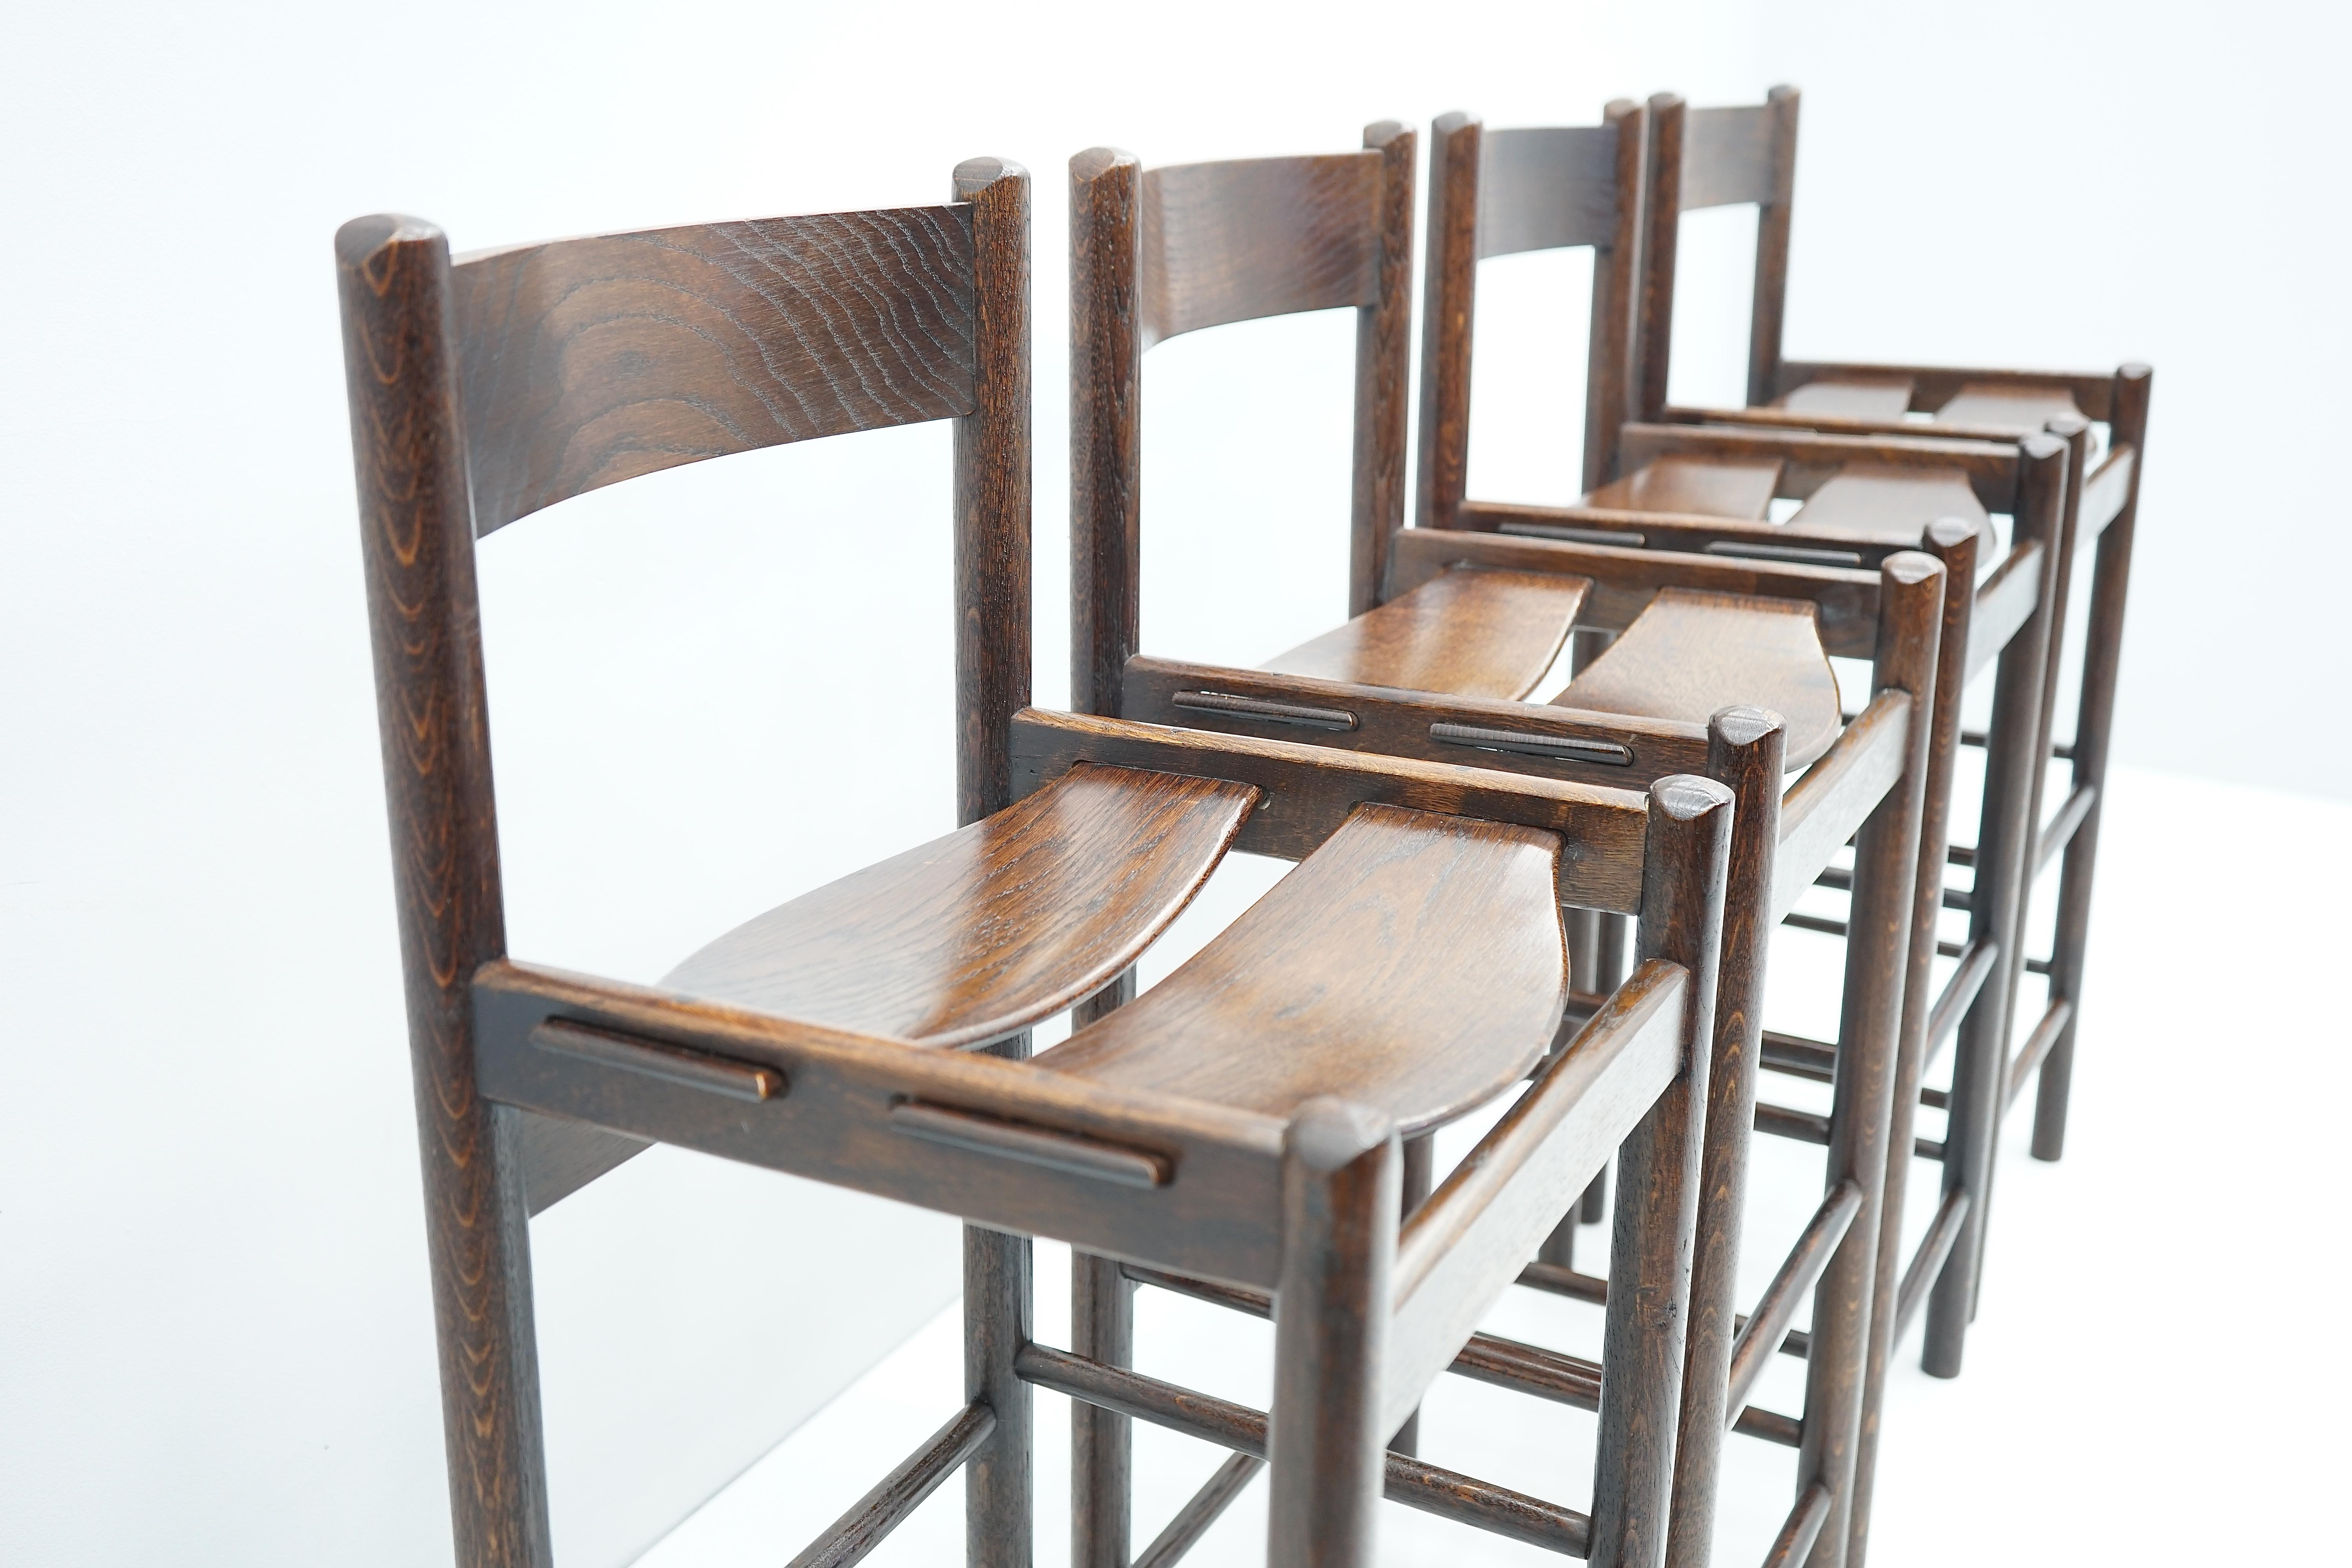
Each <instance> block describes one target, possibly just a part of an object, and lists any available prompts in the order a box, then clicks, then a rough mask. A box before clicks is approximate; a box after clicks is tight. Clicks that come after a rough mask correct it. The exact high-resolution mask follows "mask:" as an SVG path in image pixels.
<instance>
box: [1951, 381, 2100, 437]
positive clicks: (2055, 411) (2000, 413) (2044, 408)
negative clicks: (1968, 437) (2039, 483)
mask: <svg viewBox="0 0 2352 1568" xmlns="http://www.w3.org/2000/svg"><path fill="white" fill-rule="evenodd" d="M2060 416H2074V418H2077V419H2079V418H2081V417H2082V416H2083V411H2082V410H2081V409H2080V408H2078V407H2076V406H2075V404H2074V395H2073V394H2072V393H2070V392H2068V391H2066V390H2065V389H2064V388H2063V387H2056V386H2020V385H2017V384H2013V383H2003V382H1998V381H1971V382H1967V383H1964V384H1962V385H1961V387H1960V390H1959V391H1958V393H1956V394H1954V395H1953V396H1952V399H1951V401H1950V402H1948V403H1947V404H1945V405H1943V406H1942V407H1941V408H1938V409H1937V410H1936V423H1937V424H1938V425H1965V426H1969V427H1970V428H1971V429H1980V430H2013V431H2015V432H2016V433H2017V434H2018V435H2020V436H2030V435H2032V434H2033V433H2034V432H2035V431H2037V430H2039V429H2041V428H2042V426H2045V425H2047V424H2049V422H2050V421H2051V420H2053V419H2056V418H2058V417H2060Z"/></svg>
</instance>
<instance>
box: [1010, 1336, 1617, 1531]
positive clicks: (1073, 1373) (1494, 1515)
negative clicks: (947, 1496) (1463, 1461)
mask: <svg viewBox="0 0 2352 1568" xmlns="http://www.w3.org/2000/svg"><path fill="white" fill-rule="evenodd" d="M1013 1370H1014V1371H1016V1372H1018V1373H1020V1374H1021V1376H1022V1377H1024V1378H1025V1379H1027V1380H1028V1381H1029V1382H1031V1383H1034V1384H1036V1385H1037V1386H1038V1387H1040V1388H1050V1389H1052V1390H1053V1391H1054V1392H1055V1393H1056V1394H1067V1395H1069V1396H1070V1397H1071V1398H1073V1399H1083V1400H1085V1401H1086V1402H1087V1404H1089V1405H1097V1406H1099V1407H1100V1408H1102V1409H1105V1410H1113V1411H1117V1412H1118V1414H1119V1415H1131V1416H1133V1417H1134V1418H1135V1419H1137V1420H1139V1421H1149V1422H1150V1423H1151V1424H1152V1425H1153V1426H1165V1427H1167V1428H1168V1429H1169V1430H1170V1431H1172V1432H1181V1433H1184V1434H1185V1435H1186V1436H1192V1437H1199V1438H1201V1439H1202V1440H1204V1441H1206V1442H1211V1443H1215V1444H1218V1445H1220V1446H1222V1447H1227V1448H1231V1449H1233V1450H1234V1451H1235V1452H1236V1453H1243V1454H1250V1455H1254V1456H1255V1457H1256V1458H1265V1427H1266V1421H1265V1412H1264V1411H1262V1410H1252V1409H1250V1408H1249V1407H1248V1406H1247V1405H1235V1404H1234V1403H1232V1402H1231V1401H1229V1400H1223V1399H1217V1398H1214V1397H1213V1396H1211V1395H1209V1394H1201V1393H1198V1392H1196V1391H1194V1390H1192V1389H1189V1388H1179V1387H1177V1386H1176V1385H1175V1384H1169V1383H1162V1382H1160V1380H1159V1379H1157V1378H1150V1377H1145V1376H1143V1375H1142V1374H1141V1373H1133V1372H1128V1371H1125V1370H1123V1369H1122V1368H1119V1367H1115V1366H1106V1365H1104V1364H1103V1363H1101V1362H1098V1361H1089V1360H1088V1359H1087V1358H1086V1357H1084V1356H1076V1355H1072V1354H1071V1353H1070V1352H1067V1351H1059V1350H1055V1349H1053V1348H1052V1347H1051V1346H1048V1345H1039V1344H1029V1345H1024V1346H1023V1347H1022V1348H1021V1352H1020V1353H1019V1354H1018V1355H1017V1356H1016V1357H1015V1358H1014V1360H1013ZM1381 1489H1382V1490H1383V1491H1384V1492H1385V1493H1386V1494H1387V1496H1388V1498H1389V1500H1390V1501H1391V1502H1401V1503H1402V1504H1404V1505H1405V1506H1406V1507H1407V1508H1417V1509H1419V1510H1422V1511H1423V1512H1424V1513H1433V1514H1435V1515H1437V1516H1438V1517H1439V1518H1441V1519H1450V1520H1453V1521H1455V1522H1456V1523H1460V1524H1469V1525H1475V1526H1476V1527H1477V1528H1478V1529H1480V1530H1485V1531H1491V1532H1493V1533H1494V1534H1496V1535H1500V1536H1504V1537H1507V1538H1508V1539H1510V1540H1513V1541H1520V1542H1526V1543H1527V1544H1528V1545H1529V1546H1540V1547H1542V1548H1543V1549H1544V1550H1546V1551H1548V1552H1561V1553H1563V1554H1565V1555H1567V1556H1570V1557H1582V1556H1585V1555H1586V1554H1587V1553H1589V1552H1591V1550H1592V1521H1591V1518H1590V1517H1588V1516H1587V1515H1584V1514H1581V1513H1579V1512H1577V1511H1576V1510H1574V1509H1568V1508H1562V1507H1560V1506H1559V1504H1558V1503H1552V1502H1546V1501H1544V1500H1542V1499H1541V1498H1534V1497H1529V1496H1528V1494H1527V1493H1525V1492H1517V1491H1513V1490H1511V1489H1509V1488H1507V1487H1498V1486H1495V1485H1492V1484H1490V1483H1488V1482H1486V1481H1482V1480H1479V1479H1476V1478H1475V1477H1472V1476H1465V1475H1463V1474H1461V1473H1460V1472H1459V1471H1456V1470H1447V1469H1441V1468H1438V1467H1437V1466H1435V1465H1427V1464H1423V1463H1422V1462H1421V1461H1420V1460H1419V1459H1409V1458H1405V1457H1404V1456H1403V1455H1402V1454H1391V1455H1389V1456H1388V1462H1387V1474H1386V1475H1385V1477H1384V1478H1383V1484H1382V1488H1381Z"/></svg>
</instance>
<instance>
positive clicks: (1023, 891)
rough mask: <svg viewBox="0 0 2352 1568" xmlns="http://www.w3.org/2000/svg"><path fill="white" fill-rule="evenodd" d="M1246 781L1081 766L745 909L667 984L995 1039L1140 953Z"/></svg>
mask: <svg viewBox="0 0 2352 1568" xmlns="http://www.w3.org/2000/svg"><path fill="white" fill-rule="evenodd" d="M1253 798H1254V792H1253V791H1252V790H1250V789H1249V788H1247V787H1246V786H1244V785H1239V784H1219V783H1216V782H1214V781H1212V780H1207V779H1197V778H1179V777H1177V776H1175V775H1173V774H1170V773H1133V772H1129V771H1127V770H1124V769H1118V768H1079V769H1075V770H1073V771H1072V772H1070V773H1066V774H1064V775H1063V776H1062V777H1061V778H1060V779H1057V780H1055V783H1054V784H1052V785H1050V786H1049V787H1047V788H1045V789H1042V790H1039V791H1037V792H1036V793H1034V794H1033V795H1028V796H1026V797H1025V798H1024V799H1022V800H1020V801H1019V802H1017V803H1016V804H1015V805H1012V806H1010V807H1008V808H1007V809H1005V810H1003V811H1000V812H998V813H997V814H996V815H994V816H990V817H987V818H985V819H983V820H982V821H979V822H976V823H973V824H972V825H971V826H968V827H963V828H960V829H958V830H957V831H956V832H954V833H951V834H949V835H948V836H947V837H943V838H938V839H934V840H932V841H931V842H930V843H929V844H925V845H923V846H921V847H918V848H914V849H909V850H908V851H907V852H906V853H904V854H902V855H898V856H895V857H893V858H890V859H887V860H884V861H881V862H879V863H877V864H876V865H873V866H870V867H867V868H866V869H864V870H861V871H856V872H854V873H852V874H851V875H849V876H847V877H845V878H843V879H840V880H839V881H836V882H834V883H831V884H829V885H827V886H825V887H823V888H819V889H816V890H815V891H814V892H811V893H807V894H804V895H803V896H802V897H800V898H797V899H794V900H793V901H792V902H790V903H788V904H784V905H782V906H781V907H780V908H777V909H774V910H770V911H768V912H767V913H766V914H763V915H761V916H759V917H758V918H757V919H755V920H752V921H747V922H746V923H744V924H743V925H740V926H738V927H737V928H735V930H733V931H730V932H728V933H727V934H726V935H725V936H722V937H720V938H719V939H718V940H717V941H715V942H711V943H709V945H708V946H705V947H704V948H702V949H701V950H700V951H698V952H696V953H695V954H694V955H693V956H692V957H690V958H688V959H687V960H686V961H685V962H684V963H681V964H679V965H678V966H677V968H676V969H674V970H672V971H671V972H670V973H668V974H667V976H665V977H664V978H663V980H662V983H661V984H662V988H663V989H664V990H667V991H675V992H677V993H680V994H685V995H692V996H700V997H704V998H706V999H709V1000H710V1001H715V1002H724V1003H727V1004H729V1005H732V1006H737V1007H746V1008H751V1009H755V1010H758V1011H761V1012H767V1013H773V1014H776V1015H778V1016H782V1017H788V1018H800V1019H804V1020H806V1021H808V1022H811V1023H821V1024H829V1025H832V1026H835V1027H839V1028H845V1029H855V1030H856V1031H858V1032H860V1033H862V1034H869V1035H884V1036H888V1037H893V1038H897V1039H903V1040H908V1041H911V1042H913V1043H916V1044H919V1045H926V1046H934V1047H969V1046H976V1045H982V1044H986V1043H987V1042H989V1041H992V1040H997V1039H1002V1038H1004V1037H1007V1036H1009V1035H1013V1034H1014V1033H1017V1032H1018V1031H1020V1030H1022V1029H1025V1028H1027V1027H1028V1026H1031V1025H1032V1024H1034V1023H1036V1022H1038V1021H1039V1020H1041V1019H1044V1018H1048V1017H1051V1016H1053V1015H1054V1014H1055V1013H1058V1012H1061V1011H1062V1010H1063V1009H1065V1008H1066V1007H1069V1006H1071V1005H1074V1004H1076V1003H1077V1002H1079V1001H1081V1000H1083V999H1084V998H1086V997H1087V996H1089V995H1091V994H1094V993H1095V992H1097V991H1098V990H1100V989H1101V988H1102V987H1103V986H1105V985H1108V984H1110V983H1111V982H1113V981H1114V980H1116V979H1117V978H1118V974H1119V972H1120V971H1121V970H1123V969H1125V968H1126V967H1127V966H1128V965H1129V964H1130V963H1134V962H1135V960H1136V959H1137V958H1138V957H1139V956H1141V954H1142V953H1143V951H1144V950H1145V949H1146V948H1148V947H1150V945H1151V943H1152V942H1154V941H1156V940H1157V939H1158V938H1159V935H1160V932H1161V931H1165V930H1166V929H1167V927H1168V924H1169V922H1170V921H1173V920H1174V919H1175V918H1176V916H1177V915H1178V914H1180V913H1181V912H1182V911H1183V909H1184V906H1185V905H1187V904H1188V903H1190V902H1191V901H1192V895H1193V894H1194V893H1196V892H1198V891H1199V890H1200V889H1201V885H1202V883H1203V882H1205V881H1206V880H1207V879H1208V877H1209V873H1210V872H1211V871H1213V870H1214V869H1215V868H1216V865H1217V862H1218V861H1219V860H1220V859H1222V858H1223V857H1224V853H1225V850H1226V848H1227V847H1229V846H1230V845H1231V844H1232V843H1233V840H1234V834H1235V833H1237V832H1238V831H1239V830H1240V827H1241V824H1242V819H1243V818H1244V817H1245V816H1248V815H1249V810H1250V805H1251V802H1252V800H1253Z"/></svg>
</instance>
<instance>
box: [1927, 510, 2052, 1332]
mask: <svg viewBox="0 0 2352 1568" xmlns="http://www.w3.org/2000/svg"><path fill="white" fill-rule="evenodd" d="M2043 537H2044V538H2045V541H2046V540H2047V539H2048V538H2049V536H2048V535H2044V536H2043ZM2063 553H2064V552H2061V551H2057V550H2054V549H2053V551H2052V552H2051V554H2050V556H2049V558H2048V560H2047V563H2046V564H2045V568H2044V571H2043V575H2042V598H2041V607H2040V608H2039V609H2037V610H2036V611H2035V612H2034V615H2033V618H2032V620H2031V621H2029V622H2027V623H2026V626H2024V628H2023V629H2022V630H2021V631H2020V632H2019V633H2018V634H2017V635H2016V636H2015V637H2011V639H2010V643H2009V646H2008V647H2005V648H2003V649H2002V650H2001V655H2000V665H1999V667H1998V668H1997V671H1996V673H1995V676H1994V680H1993V706H1992V721H1991V724H1990V728H1989V730H1988V731H1987V734H1986V746H1985V786H1984V804H1983V806H1982V808H1981V810H1980V813H1979V817H1978V820H1977V853H1976V879H1975V888H1974V890H1973V891H1972V892H1971V893H1970V894H1969V941H1970V942H1990V943H1992V944H1993V947H1994V951H1995V953H1996V957H1995V960H1994V963H1993V967H1992V973H1990V975H1988V976H1987V977H1986V980H1985V983H1984V984H1983V985H1982V987H1980V988H1979V990H1978V992H1977V994H1976V999H1975V1001H1974V1002H1972V1003H1971V1004H1970V1005H1969V1010H1968V1012H1967V1013H1966V1014H1965V1015H1964V1016H1962V1017H1961V1019H1960V1024H1959V1028H1958V1034H1957V1036H1956V1037H1955V1041H1954V1045H1953V1059H1952V1092H1951V1101H1950V1105H1949V1110H1948V1118H1947V1121H1946V1123H1945V1133H1944V1177H1943V1194H1942V1195H1943V1197H1944V1198H1946V1199H1950V1198H1951V1197H1952V1196H1953V1195H1954V1194H1958V1193H1965V1194H1967V1196H1968V1205H1969V1206H1968V1213H1967V1215H1966V1216H1965V1217H1964V1218H1963V1219H1962V1221H1961V1224H1960V1234H1959V1237H1958V1239H1957V1240H1956V1241H1955V1242H1954V1243H1953V1244H1952V1250H1951V1252H1950V1253H1949V1255H1948V1256H1947V1258H1946V1259H1945V1262H1944V1267H1943V1268H1942V1270H1941V1271H1940V1272H1938V1273H1937V1277H1936V1283H1935V1286H1934V1289H1932V1290H1931V1291H1930V1292H1929V1294H1928V1298H1927V1333H1926V1336H1925V1343H1924V1344H1923V1345H1922V1347H1921V1350H1920V1358H1919V1364H1920V1365H1921V1366H1922V1367H1923V1368H1925V1369H1926V1371H1927V1373H1929V1375H1931V1376H1935V1377H1958V1375H1959V1373H1960V1361H1961V1356H1962V1352H1963V1350H1964V1348H1965V1345H1966V1342H1967V1339H1968V1331H1969V1321H1970V1320H1971V1319H1972V1318H1974V1317H1975V1316H1976V1291H1977V1279H1978V1275H1979V1267H1980V1262H1981V1259H1982V1257H1983V1252H1984V1234H1985V1222H1986V1219H1987V1216H1988V1215H1989V1214H1990V1210H1991V1198H1992V1171H1993V1156H1994V1153H1995V1152H1996V1151H1997V1150H1998V1148H1999V1146H2000V1121H2001V1113H2002V1110H2003V1109H2004V1107H2003V1103H2002V1102H2003V1100H2004V1099H2005V1089H2006V1085H2007V1081H2008V1077H2009V1074H2008V1058H2009V1036H2010V1033H2011V1019H2012V1016H2013V1015H2014V1013H2015V1011H2016V998H2017V983H2018V978H2019V976H2020V975H2021V973H2023V971H2024V958H2025V954H2024V951H2023V949H2024V942H2025V921H2026V914H2027V911H2028V907H2029V906H2028V898H2029V895H2030V893H2031V890H2032V864H2031V861H2032V854H2033V839H2034V835H2035V823H2034V817H2035V815H2036V813H2037V811H2038V810H2039V806H2038V804H2037V803H2038V799H2039V792H2038V790H2037V789H2036V787H2035V786H2036V783H2037V780H2038V775H2039V774H2040V773H2042V770H2043V764H2044V759H2045V758H2046V756H2047V755H2048V753H2047V752H2046V751H2045V750H2044V746H2045V744H2046V737H2045V735H2044V733H2043V731H2042V711H2043V710H2044V706H2045V704H2044V701H2043V698H2044V695H2045V693H2044V688H2045V685H2046V683H2047V681H2048V679H2049V669H2050V666H2051V664H2052V663H2053V660H2052V659H2051V658H2050V657H2049V650H2050V644H2051V642H2052V639H2053V637H2055V636H2056V635H2057V634H2056V616H2057V610H2058V605H2057V602H2056V601H2057V598H2058V594H2057V583H2058V575H2059V572H2060V569H2061V568H2062V567H2063V565H2064V561H2063Z"/></svg>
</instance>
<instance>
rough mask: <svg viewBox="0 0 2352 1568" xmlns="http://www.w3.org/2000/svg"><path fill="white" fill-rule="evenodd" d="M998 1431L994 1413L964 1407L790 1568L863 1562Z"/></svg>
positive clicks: (846, 1567) (837, 1567) (842, 1567)
mask: <svg viewBox="0 0 2352 1568" xmlns="http://www.w3.org/2000/svg"><path fill="white" fill-rule="evenodd" d="M995 1430H996V1413H995V1412H994V1411H992V1410H991V1409H990V1408H989V1407H988V1406H987V1405H983V1404H982V1403H981V1402H980V1401H978V1400H974V1401H972V1403H971V1404H970V1405H965V1406H964V1407H963V1408H962V1409H961V1410H960V1411H958V1412H957V1413H956V1415H955V1416H954V1417H953V1418H952V1419H951V1420H950V1421H949V1422H948V1424H947V1425H946V1426H942V1427H940V1429H939V1430H938V1431H936V1432H934V1433H932V1434H931V1436H930V1440H929V1442H927V1443H925V1444H924V1445H923V1446H922V1447H919V1448H918V1449H916V1450H915V1451H914V1452H913V1453H912V1454H909V1455H908V1456H907V1458H906V1461H905V1462H904V1463H903V1464H901V1465H900V1466H899V1467H898V1468H897V1469H895V1470H892V1471H891V1472H890V1473H889V1474H888V1475H887V1476H885V1477H883V1478H882V1480H881V1483H880V1484H879V1485H877V1487H876V1488H875V1489H873V1490H872V1491H870V1492H867V1493H866V1495H865V1496H864V1497H862V1498H860V1499H858V1500H857V1502H856V1506H855V1507H853V1508H851V1509H850V1510H849V1511H848V1512H847V1513H845V1514H843V1515H842V1516H841V1517H840V1518H839V1519H837V1520H835V1521H834V1524H833V1528H832V1529H830V1530H828V1531H825V1532H824V1534H823V1535H821V1536H819V1537H817V1539H816V1540H815V1541H814V1542H811V1543H810V1545H809V1548H808V1550H807V1551H805V1552H802V1553H801V1554H800V1555H799V1556H798V1557H795V1558H793V1561H792V1564H791V1568H850V1564H851V1563H862V1562H864V1561H865V1560H866V1553H868V1552H872V1551H873V1550H874V1549H875V1548H876V1547H877V1546H879V1545H881V1544H882V1542H883V1541H884V1540H885V1539H886V1538H887V1536H888V1535H889V1533H890V1532H891V1531H894V1530H896V1529H898V1526H899V1524H900V1523H901V1522H902V1521H904V1520H905V1519H906V1517H907V1516H908V1514H910V1513H912V1512H914V1511H915V1510H916V1509H917V1508H919V1507H920V1506H921V1504H922V1501H923V1500H924V1499H925V1498H928V1497H929V1496H930V1495H931V1494H932V1493H933V1492H935V1491H937V1490H938V1489H939V1487H940V1482H941V1481H944V1480H946V1479H948V1478H949V1477H950V1476H951V1475H953V1474H955V1473H956V1470H957V1468H958V1467H960V1466H961V1465H962V1463H963V1462H964V1461H965V1460H966V1459H969V1458H971V1457H972V1455H973V1454H974V1453H976V1452H978V1451H979V1448H980V1446H981V1445H982V1443H985V1442H987V1441H988V1438H989V1434H991V1433H992V1432H994V1431H995Z"/></svg>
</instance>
